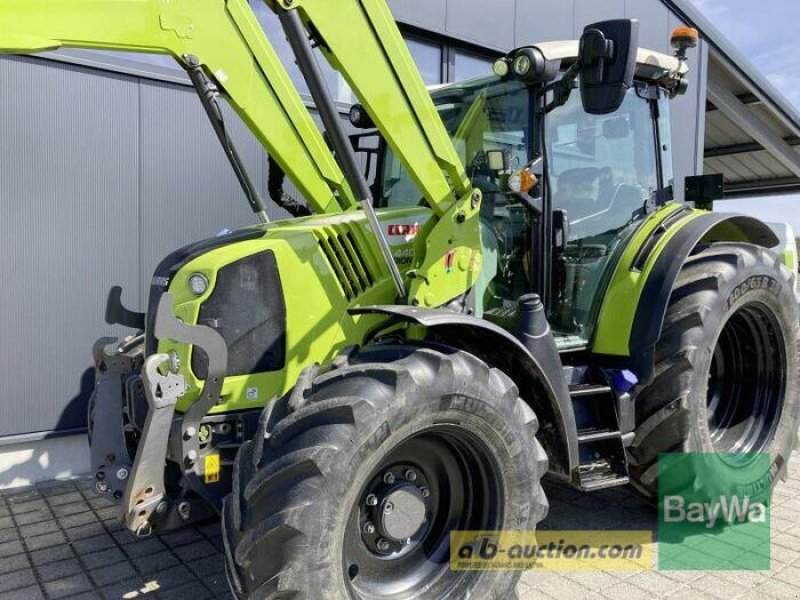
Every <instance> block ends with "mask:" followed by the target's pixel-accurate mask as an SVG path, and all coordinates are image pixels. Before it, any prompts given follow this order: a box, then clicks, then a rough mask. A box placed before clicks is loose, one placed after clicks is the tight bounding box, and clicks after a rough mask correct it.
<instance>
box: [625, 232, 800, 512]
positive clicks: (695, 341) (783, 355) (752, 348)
mask: <svg viewBox="0 0 800 600" xmlns="http://www.w3.org/2000/svg"><path fill="white" fill-rule="evenodd" d="M794 285H795V277H794V275H792V274H791V273H790V272H789V271H788V270H787V269H786V268H785V267H784V266H783V265H782V264H781V262H780V259H779V258H778V257H777V256H776V255H775V254H773V253H772V252H769V251H767V250H765V249H764V248H761V247H759V246H755V245H751V244H738V243H736V244H734V243H718V244H712V245H710V246H708V247H706V248H705V249H702V250H701V251H699V252H697V253H696V254H694V255H693V256H691V257H689V258H688V259H687V261H686V263H685V264H684V266H683V269H682V271H681V273H680V275H679V277H678V281H677V282H676V284H675V286H674V288H673V290H672V295H671V297H670V303H669V307H668V310H667V315H666V318H665V321H664V327H663V331H662V335H661V339H660V340H659V342H658V344H657V345H656V350H655V352H656V354H655V361H656V369H655V379H654V380H653V382H652V383H650V384H649V385H648V386H647V387H645V388H643V389H642V390H640V391H639V392H638V393H637V396H636V422H637V427H636V431H635V439H634V441H633V444H632V445H631V447H630V448H629V449H628V458H629V461H630V465H631V466H630V474H631V481H632V483H633V485H634V486H635V487H636V489H637V490H638V491H639V492H641V493H642V494H643V495H645V496H647V497H650V498H655V497H656V496H657V494H658V480H659V469H658V455H659V453H673V452H682V453H687V452H696V453H698V452H699V453H731V454H735V453H742V454H744V453H769V454H770V464H771V465H772V473H771V474H769V475H767V476H768V477H770V479H771V481H770V482H769V483H770V486H772V485H774V483H775V479H776V478H777V477H778V476H779V475H780V474H781V473H783V472H784V471H785V468H786V461H787V460H788V458H789V455H790V454H791V451H792V448H793V446H794V443H795V440H796V436H797V428H798V419H799V418H800V412H799V408H800V405H799V404H798V373H800V362H798V349H797V341H798V336H799V335H800V327H799V326H798V307H797V298H796V295H795V290H794ZM709 456H710V454H709ZM709 460H710V459H709ZM687 464H688V463H687ZM741 466H742V465H741V464H736V463H735V462H734V463H731V462H730V461H728V462H726V461H725V460H717V461H716V463H715V464H714V465H713V469H714V470H715V471H716V472H717V473H718V474H719V475H720V476H721V477H723V478H727V480H728V481H730V482H732V483H734V482H736V480H737V477H738V476H739V475H740V474H741V473H744V471H742V470H741V469H740V467H741ZM662 474H663V473H662ZM742 476H745V475H742ZM746 476H747V477H750V476H752V475H751V474H748V475H746ZM690 477H692V474H686V478H687V483H686V484H687V485H694V486H695V487H697V485H698V483H699V482H694V483H691V482H689V481H688V478H690Z"/></svg>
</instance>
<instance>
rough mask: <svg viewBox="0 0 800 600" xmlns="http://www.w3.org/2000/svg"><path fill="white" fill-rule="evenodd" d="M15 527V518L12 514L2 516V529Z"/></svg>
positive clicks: (0, 518) (0, 524) (0, 525)
mask: <svg viewBox="0 0 800 600" xmlns="http://www.w3.org/2000/svg"><path fill="white" fill-rule="evenodd" d="M9 527H14V519H13V518H11V516H10V515H9V516H4V517H0V529H8V528H9Z"/></svg>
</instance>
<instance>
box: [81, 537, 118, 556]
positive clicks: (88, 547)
mask: <svg viewBox="0 0 800 600" xmlns="http://www.w3.org/2000/svg"><path fill="white" fill-rule="evenodd" d="M71 545H72V547H73V548H74V549H75V552H77V553H78V554H91V553H93V552H98V551H100V550H106V549H108V548H116V547H117V543H116V542H115V541H114V538H112V537H111V536H110V535H107V534H105V533H104V534H102V535H96V536H94V537H88V538H84V539H80V540H75V541H74V542H71Z"/></svg>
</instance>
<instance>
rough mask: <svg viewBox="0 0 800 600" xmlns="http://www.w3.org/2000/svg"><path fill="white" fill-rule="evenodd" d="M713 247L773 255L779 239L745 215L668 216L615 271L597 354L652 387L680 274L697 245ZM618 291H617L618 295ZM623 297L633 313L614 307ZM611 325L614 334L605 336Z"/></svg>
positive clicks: (637, 241)
mask: <svg viewBox="0 0 800 600" xmlns="http://www.w3.org/2000/svg"><path fill="white" fill-rule="evenodd" d="M712 242H745V243H751V244H757V245H759V246H763V247H764V248H770V249H771V248H775V247H776V246H777V245H778V244H779V239H778V237H777V236H776V235H775V233H774V232H773V231H772V230H771V229H770V228H769V227H768V226H767V225H765V224H764V223H762V222H761V221H759V220H758V219H755V218H753V217H749V216H745V215H738V214H730V213H729V214H726V213H710V212H705V211H697V210H691V209H688V208H685V207H684V208H680V209H678V210H676V211H671V212H669V213H667V214H666V216H665V218H663V220H662V221H661V224H660V225H659V226H658V227H656V228H654V229H652V231H651V232H650V233H649V234H648V235H647V236H645V238H644V239H634V241H633V242H632V245H633V244H635V245H636V246H638V248H632V250H633V252H630V253H628V252H626V255H625V257H623V259H622V261H621V262H620V264H619V265H618V266H617V271H616V272H615V274H614V280H613V281H612V284H611V288H610V289H609V293H608V294H607V297H606V301H605V302H604V305H603V308H602V310H601V315H600V321H599V323H598V336H597V338H596V343H595V346H594V352H595V353H596V354H600V355H605V356H606V357H607V358H608V359H610V362H611V363H618V364H620V365H624V366H625V367H626V368H629V369H631V370H633V371H634V372H635V373H636V375H637V376H638V377H639V381H640V382H641V383H642V384H647V383H649V382H650V381H652V378H653V375H654V372H653V371H654V359H653V353H654V350H655V345H656V343H657V342H658V340H659V338H660V337H661V330H662V327H663V324H664V317H665V315H666V312H667V307H668V305H669V300H670V295H671V292H672V288H673V286H674V284H675V281H676V279H677V277H678V274H679V273H680V270H681V268H682V267H683V264H684V262H685V261H686V259H687V258H688V257H689V255H690V254H691V253H692V251H693V250H694V249H695V248H696V247H697V246H698V245H701V244H708V243H712ZM615 285H616V286H619V289H617V290H614V286H615ZM623 291H624V293H625V295H626V296H627V297H628V298H632V299H633V301H634V302H635V307H631V306H630V305H629V306H624V305H622V306H621V305H619V304H617V305H616V306H614V305H613V304H612V301H613V299H614V298H618V297H619V296H620V295H621V293H622V292H623ZM626 304H627V303H626ZM631 308H633V310H631ZM612 312H614V313H615V314H613V316H610V314H611V313H612ZM604 320H605V322H604ZM611 322H613V323H614V324H615V329H616V334H615V335H614V336H608V335H606V336H604V333H606V332H607V331H608V330H609V329H610V327H609V324H610V323H611ZM604 326H605V330H604Z"/></svg>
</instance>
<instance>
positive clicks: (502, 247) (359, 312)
mask: <svg viewBox="0 0 800 600" xmlns="http://www.w3.org/2000/svg"><path fill="white" fill-rule="evenodd" d="M266 4H267V6H268V7H269V8H270V9H271V10H272V11H273V12H274V13H275V14H276V15H277V17H278V18H279V20H280V23H281V25H282V27H283V31H284V33H285V35H286V38H287V40H288V42H289V44H290V46H291V49H292V51H293V54H294V56H295V59H296V61H297V65H298V67H299V69H300V71H301V73H302V75H303V76H304V78H305V80H306V82H307V84H308V88H309V90H310V92H311V95H312V96H313V99H314V103H315V106H316V109H317V111H318V113H319V117H320V119H321V121H322V127H321V128H319V127H318V126H317V125H316V124H315V122H314V120H313V119H312V117H311V115H310V114H309V112H308V110H307V108H306V107H305V105H304V104H303V102H302V99H301V98H300V96H299V95H298V92H297V90H296V89H295V88H294V87H293V86H292V84H291V79H290V77H289V75H288V73H287V71H286V70H285V67H284V66H283V65H282V64H281V62H280V61H279V60H278V57H277V54H276V52H275V50H274V49H273V47H272V45H271V44H270V42H269V41H268V40H267V39H266V37H265V35H264V33H263V30H262V29H261V27H260V26H259V23H258V21H257V20H256V18H255V16H254V14H253V12H252V11H251V8H250V6H249V5H248V3H247V2H245V1H244V0H225V1H223V0H192V1H189V0H173V1H171V2H165V1H163V0H136V1H133V0H107V1H105V2H102V3H98V2H90V1H87V0H47V1H45V0H7V1H6V2H4V3H3V5H2V7H0V16H2V19H1V20H0V48H2V50H3V51H5V52H17V53H33V52H39V51H43V50H49V49H53V48H59V47H70V46H79V47H84V48H95V49H103V50H120V51H127V52H151V53H162V54H168V55H171V56H172V57H174V58H175V60H176V61H177V62H178V63H179V64H180V65H181V66H182V67H183V68H184V69H185V70H186V72H187V73H188V76H189V79H190V80H191V83H192V85H193V86H194V88H195V89H196V91H197V94H198V98H199V101H200V102H201V103H202V105H203V107H204V108H205V111H206V112H207V114H208V117H209V119H210V121H211V124H212V126H213V128H214V130H215V132H216V133H217V135H218V137H219V141H220V143H221V145H222V147H223V149H224V152H225V155H226V156H227V157H228V159H229V160H230V163H231V167H232V168H233V169H234V172H235V173H236V176H237V177H238V180H239V182H240V183H241V185H242V188H243V190H244V192H245V197H246V198H247V200H248V202H249V203H250V206H251V207H252V209H253V212H254V213H255V215H257V217H258V220H259V222H258V223H257V224H255V225H253V226H251V227H247V228H244V229H241V230H237V231H234V232H231V233H226V234H223V235H220V236H218V237H215V238H213V239H209V240H204V241H201V242H198V243H195V244H192V245H190V246H187V247H185V248H181V249H179V250H176V251H175V252H174V253H172V254H170V255H169V256H167V257H166V258H164V260H162V261H161V263H160V264H159V265H158V267H157V268H156V270H155V272H154V274H153V277H152V280H151V286H150V291H149V299H148V302H147V307H146V311H145V312H144V313H138V312H135V311H133V310H130V309H128V308H126V307H125V306H124V303H123V295H122V292H121V290H119V289H114V290H112V292H111V294H110V295H109V302H108V309H107V315H106V318H107V320H108V322H109V323H117V324H121V325H125V326H128V327H130V328H131V329H132V330H133V331H134V332H135V333H132V334H131V335H130V336H128V337H125V338H124V339H111V338H104V339H101V340H99V341H98V342H97V344H96V345H95V347H94V359H95V362H96V373H97V375H96V388H95V391H94V394H93V396H92V399H91V402H90V406H89V415H88V418H89V429H90V438H91V459H92V469H93V471H94V476H95V477H96V479H97V482H96V485H97V489H98V491H99V492H100V493H102V494H105V495H108V496H110V497H113V498H115V499H117V500H118V502H119V505H120V512H121V518H122V521H123V522H124V524H125V526H126V527H127V528H128V529H129V530H130V531H132V532H133V533H134V534H136V535H137V536H148V535H151V534H153V533H158V532H165V531H169V530H172V529H176V528H180V527H184V526H187V525H189V524H192V523H196V522H199V521H202V520H207V519H213V518H215V517H217V516H221V522H222V528H223V538H224V542H225V556H226V566H227V573H228V578H229V582H230V585H231V589H232V591H233V593H234V594H235V596H236V597H238V598H248V599H250V598H309V599H316V598H369V599H378V598H465V597H470V598H506V597H509V596H510V595H512V594H513V593H514V588H515V585H516V582H517V580H518V577H519V573H518V572H510V571H495V570H485V571H457V570H453V569H450V568H449V564H448V561H449V550H450V534H451V532H453V531H503V530H524V531H532V530H534V529H535V527H536V524H537V523H538V522H540V521H541V520H542V519H544V518H545V516H546V514H547V510H548V502H547V499H546V497H545V494H544V492H543V489H542V484H541V482H542V478H543V477H545V475H548V474H549V476H550V477H553V478H557V479H560V480H562V481H564V482H566V483H567V484H569V485H572V486H574V487H575V488H577V489H580V490H583V491H586V492H592V491H594V490H599V489H604V488H609V487H613V486H621V485H626V484H631V485H633V486H634V487H635V488H636V490H638V491H639V492H640V493H641V494H643V495H645V496H647V497H649V498H655V497H656V496H657V490H658V483H659V468H658V466H659V465H658V456H659V453H689V452H702V453H719V454H720V455H726V456H727V455H731V454H733V455H741V456H745V457H746V456H749V455H752V454H762V455H763V454H768V455H769V458H770V469H769V472H768V473H765V476H766V477H767V478H768V484H769V485H772V484H773V483H774V482H775V481H777V480H778V479H780V478H781V477H782V476H784V475H785V472H786V464H787V459H788V457H789V454H790V451H791V448H792V446H793V444H794V440H795V436H796V432H797V427H798V414H799V413H798V404H797V384H798V381H797V378H798V355H797V347H796V340H797V335H798V308H797V300H796V298H795V294H794V274H793V273H791V272H790V271H789V270H788V269H787V268H786V266H785V265H784V264H782V259H781V258H780V256H779V255H778V253H776V252H775V251H774V248H775V247H776V246H777V244H778V240H777V238H776V236H775V235H774V233H773V232H772V231H771V230H770V228H769V227H767V226H766V225H765V224H763V223H761V222H759V221H758V220H756V219H754V218H751V217H747V216H742V215H736V214H720V213H714V212H704V211H701V210H696V209H694V208H692V207H690V206H688V205H685V204H684V203H682V202H679V201H677V200H676V197H678V196H679V195H680V194H678V190H677V189H676V187H675V185H676V184H675V179H674V177H673V172H672V160H671V155H672V151H673V144H672V141H671V137H670V118H669V104H670V101H671V100H672V99H673V98H675V97H677V96H679V95H681V94H683V93H684V92H685V91H686V88H687V81H688V79H687V74H688V69H689V67H688V64H687V51H688V49H689V48H691V47H692V46H693V45H694V44H695V43H696V42H697V32H696V31H693V30H688V29H682V30H678V31H676V33H675V34H674V36H673V40H672V41H673V46H674V48H675V52H674V55H671V56H668V55H664V54H660V53H657V52H651V51H648V50H645V49H641V48H639V46H638V23H637V22H636V21H633V20H616V21H605V22H601V23H595V24H592V25H589V26H588V27H586V29H585V31H584V32H583V35H582V37H581V39H580V40H579V41H566V42H548V43H542V44H530V45H527V46H524V47H521V48H518V49H515V50H514V51H512V52H510V53H508V54H507V55H506V56H503V57H501V58H500V59H499V60H498V61H497V62H496V63H495V64H494V67H493V73H491V74H489V73H487V76H486V77H483V78H478V79H473V80H469V81H464V82H458V83H453V84H448V85H443V86H439V87H435V88H432V89H426V88H425V86H424V84H423V82H422V79H421V77H420V75H419V73H418V72H417V70H416V68H415V66H414V63H413V60H412V58H411V55H410V53H409V51H408V49H407V47H406V46H405V44H404V42H403V39H402V37H401V35H400V32H399V31H398V29H397V27H396V25H395V22H394V20H393V19H392V16H391V14H390V12H389V10H388V8H387V7H386V5H385V3H384V2H383V0H266ZM320 57H322V58H323V59H324V60H326V61H328V62H329V63H330V65H331V66H332V67H333V68H334V69H336V70H337V71H339V72H340V73H341V74H342V75H343V77H344V78H345V80H346V81H347V83H348V84H349V86H350V87H351V88H352V90H353V92H354V93H355V95H356V96H357V97H358V100H359V103H358V104H356V105H354V106H353V107H352V110H351V111H350V115H349V119H350V126H347V127H346V121H345V120H344V119H343V118H342V115H341V114H340V112H339V109H338V108H337V106H336V104H335V103H334V102H333V100H332V97H331V94H330V92H329V90H328V89H327V87H326V84H325V79H324V77H323V74H322V71H321V68H320V64H319V62H318V60H319V58H320ZM223 101H226V102H227V103H229V104H230V106H231V107H232V108H233V109H234V111H236V113H237V114H238V115H239V116H240V117H241V119H242V120H243V121H244V123H245V124H246V125H247V126H248V127H249V129H250V130H251V131H252V133H253V135H254V136H255V137H256V138H257V139H258V141H259V142H260V143H261V144H262V145H263V146H264V149H265V151H266V152H267V153H268V154H269V158H270V173H269V185H268V186H267V187H268V196H269V200H270V201H273V202H275V203H277V204H278V205H279V206H282V207H283V208H285V209H286V210H287V211H288V213H289V214H291V215H292V217H293V218H288V219H283V220H279V221H275V222H269V219H268V218H267V215H266V211H265V200H264V198H263V197H262V195H261V192H260V190H259V188H258V187H257V186H256V185H255V184H254V183H253V180H252V179H251V177H250V176H249V175H248V173H247V170H246V168H245V166H244V165H243V163H242V161H241V159H240V158H239V155H238V153H237V152H236V148H235V146H234V144H233V142H232V141H231V139H230V137H229V135H228V133H227V130H226V124H225V119H224V113H223V111H222V110H221V102H223ZM321 129H322V130H324V135H323V133H322V132H321ZM354 132H355V133H354ZM287 177H288V178H289V179H290V180H291V181H292V183H293V184H294V185H295V187H296V189H297V190H299V194H300V196H299V197H298V198H291V197H290V196H289V195H288V194H287V193H286V192H285V190H284V180H285V178H287ZM740 467H741V464H739V463H737V462H736V461H730V460H723V459H720V460H719V461H718V463H717V464H716V467H715V468H716V469H717V470H718V472H719V473H721V474H723V475H724V474H726V473H732V472H734V471H736V470H737V469H739V468H740ZM684 475H685V476H686V477H689V478H691V477H692V474H691V473H687V474H684Z"/></svg>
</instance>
